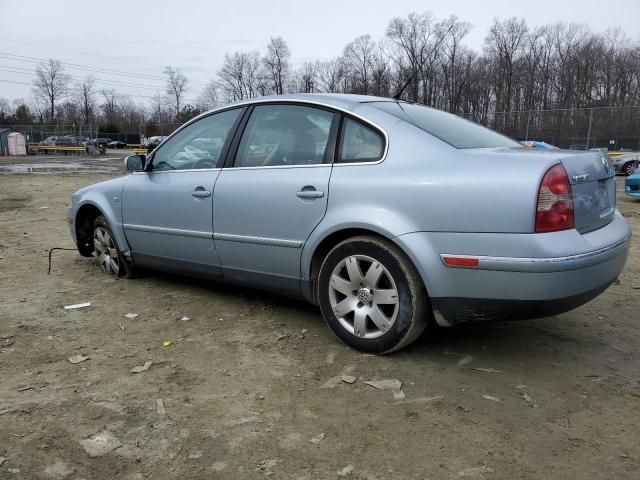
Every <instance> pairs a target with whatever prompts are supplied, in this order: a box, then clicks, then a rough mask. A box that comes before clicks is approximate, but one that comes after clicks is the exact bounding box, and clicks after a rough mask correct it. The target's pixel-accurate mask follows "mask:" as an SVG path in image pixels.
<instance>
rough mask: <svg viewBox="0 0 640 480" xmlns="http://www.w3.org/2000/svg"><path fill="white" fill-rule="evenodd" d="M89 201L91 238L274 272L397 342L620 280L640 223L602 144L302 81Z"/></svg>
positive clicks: (207, 124)
mask: <svg viewBox="0 0 640 480" xmlns="http://www.w3.org/2000/svg"><path fill="white" fill-rule="evenodd" d="M125 162H126V166H127V169H128V170H129V175H126V176H124V177H122V178H118V179H113V180H109V181H106V182H102V183H98V184H96V185H91V186H89V187H86V188H83V189H81V190H79V191H78V192H76V193H75V194H74V195H73V197H72V200H71V208H70V211H69V218H68V222H69V223H70V230H71V235H72V236H73V238H74V240H75V241H76V243H77V245H78V250H79V252H80V254H81V255H84V256H92V255H93V256H95V257H96V258H97V259H98V261H99V264H100V265H101V266H102V269H103V270H104V271H105V272H107V273H109V274H112V275H115V276H121V277H122V276H125V277H127V276H131V275H133V273H134V270H135V269H136V268H138V267H143V268H151V269H161V270H166V271H174V272H180V273H186V274H190V275H197V276H202V277H207V278H214V279H220V280H223V281H226V282H231V283H234V284H237V285H241V286H252V287H259V288H264V289H270V290H273V291H276V292H278V293H281V294H286V295H292V296H297V297H302V298H305V299H307V300H308V301H309V302H311V303H313V304H316V305H319V306H320V309H321V311H322V314H323V316H324V318H325V320H326V322H327V324H328V325H329V327H330V328H331V330H332V331H333V332H334V333H335V335H336V336H337V337H338V338H339V339H341V340H342V341H343V342H345V343H346V344H348V345H350V346H352V347H354V348H357V349H359V350H362V351H366V352H374V353H389V352H393V351H396V350H398V349H400V348H402V347H404V346H406V345H408V344H409V343H411V342H412V341H413V340H415V339H416V338H417V337H418V336H419V335H420V334H422V333H423V331H424V330H425V328H426V327H427V326H428V325H429V324H432V323H433V324H439V325H441V326H449V325H453V324H457V323H460V322H466V321H471V320H485V319H518V318H534V317H542V316H548V315H555V314H559V313H562V312H565V311H567V310H570V309H572V308H575V307H577V306H579V305H581V304H584V303H585V302H587V301H589V300H590V299H592V298H594V297H595V296H597V295H598V294H599V293H601V292H602V291H603V290H605V289H606V288H607V287H608V286H609V285H610V284H611V283H612V282H613V281H614V280H615V279H616V278H617V276H618V275H619V273H620V271H621V270H622V268H623V266H624V263H625V260H626V257H627V253H628V248H629V242H630V236H631V234H630V230H629V227H628V226H627V224H626V222H625V220H624V218H623V217H622V216H621V215H620V213H619V212H618V211H617V210H616V208H615V178H614V171H613V170H612V168H611V167H610V166H609V162H608V161H607V159H606V157H603V154H602V153H600V152H576V151H565V150H541V149H529V148H524V147H522V146H521V145H519V144H518V143H517V142H515V141H513V140H511V139H509V138H506V137H504V136H502V135H500V134H498V133H496V132H493V131H491V130H488V129H486V128H483V127H481V126H478V125H476V124H474V123H471V122H468V121H466V120H463V119H461V118H459V117H457V116H454V115H450V114H448V113H444V112H441V111H438V110H434V109H431V108H426V107H423V106H419V105H415V104H411V103H407V102H402V101H396V100H392V99H387V98H376V97H368V96H355V95H324V94H311V95H285V96H276V97H265V98H260V99H254V100H248V101H243V102H239V103H236V104H232V105H228V106H225V107H223V108H219V109H217V110H213V111H210V112H207V113H205V114H203V115H201V116H199V117H198V118H196V119H194V120H192V121H191V122H189V123H187V124H186V125H184V126H182V127H181V128H180V129H179V130H177V131H176V132H174V133H173V134H172V135H171V136H170V137H169V138H167V139H165V140H164V141H163V142H162V143H161V144H160V145H159V146H158V147H157V148H156V149H155V150H154V151H153V153H151V154H150V155H149V156H144V155H135V156H130V157H127V158H126V160H125Z"/></svg>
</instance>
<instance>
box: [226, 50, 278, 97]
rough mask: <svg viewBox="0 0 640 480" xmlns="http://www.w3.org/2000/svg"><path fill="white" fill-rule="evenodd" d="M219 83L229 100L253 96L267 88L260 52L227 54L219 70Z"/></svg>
mask: <svg viewBox="0 0 640 480" xmlns="http://www.w3.org/2000/svg"><path fill="white" fill-rule="evenodd" d="M218 78H219V82H218V83H219V85H220V88H221V90H222V92H223V93H224V94H225V96H226V98H227V100H228V101H236V100H242V99H245V98H253V97H255V96H257V95H258V94H259V93H260V91H261V90H262V91H264V90H266V89H265V88H263V87H264V83H263V81H262V72H261V69H260V54H259V53H258V52H235V53H234V54H233V55H229V54H227V55H225V57H224V63H223V65H222V68H221V69H220V70H219V71H218Z"/></svg>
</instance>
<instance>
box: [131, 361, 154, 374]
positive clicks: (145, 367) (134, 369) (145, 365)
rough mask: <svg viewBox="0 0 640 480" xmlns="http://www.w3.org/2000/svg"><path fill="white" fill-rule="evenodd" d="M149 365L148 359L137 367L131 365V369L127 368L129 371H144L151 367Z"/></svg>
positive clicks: (150, 363) (150, 362)
mask: <svg viewBox="0 0 640 480" xmlns="http://www.w3.org/2000/svg"><path fill="white" fill-rule="evenodd" d="M151 365H153V362H152V361H148V362H145V364H144V365H140V366H137V367H133V368H132V369H131V370H129V371H130V372H131V373H140V372H146V371H147V370H149V368H151Z"/></svg>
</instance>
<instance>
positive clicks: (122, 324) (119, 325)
mask: <svg viewBox="0 0 640 480" xmlns="http://www.w3.org/2000/svg"><path fill="white" fill-rule="evenodd" d="M118 327H120V330H122V331H123V332H124V323H122V322H120V323H118Z"/></svg>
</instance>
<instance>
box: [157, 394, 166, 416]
mask: <svg viewBox="0 0 640 480" xmlns="http://www.w3.org/2000/svg"><path fill="white" fill-rule="evenodd" d="M156 413H157V414H158V415H166V414H167V411H166V410H165V408H164V400H162V399H161V398H158V399H157V400H156Z"/></svg>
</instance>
